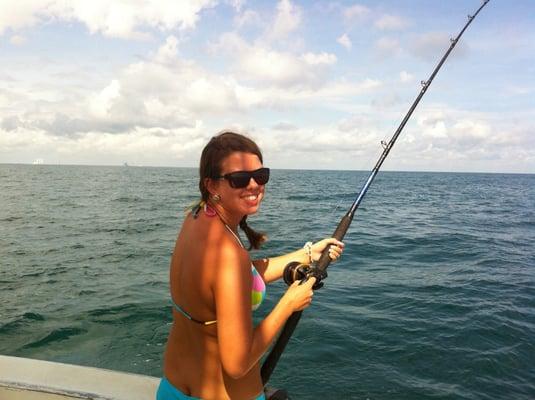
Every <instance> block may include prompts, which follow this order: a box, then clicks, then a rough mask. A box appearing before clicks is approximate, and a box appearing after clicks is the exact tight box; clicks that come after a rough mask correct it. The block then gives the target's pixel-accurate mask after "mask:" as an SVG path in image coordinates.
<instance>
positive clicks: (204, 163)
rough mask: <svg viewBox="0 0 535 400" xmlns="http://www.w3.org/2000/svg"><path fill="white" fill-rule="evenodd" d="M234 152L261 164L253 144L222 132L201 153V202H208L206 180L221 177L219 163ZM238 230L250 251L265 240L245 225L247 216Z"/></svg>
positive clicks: (255, 146)
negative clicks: (246, 241) (250, 155)
mask: <svg viewBox="0 0 535 400" xmlns="http://www.w3.org/2000/svg"><path fill="white" fill-rule="evenodd" d="M236 151H240V152H244V153H251V154H255V155H256V156H258V158H259V159H260V162H262V163H263V158H262V152H261V151H260V148H259V147H258V146H257V144H256V143H255V142H253V141H252V140H251V139H249V138H248V137H246V136H243V135H240V134H238V133H234V132H223V133H220V134H219V135H217V136H214V137H213V138H212V139H210V141H209V142H208V144H207V145H206V146H205V147H204V149H203V151H202V153H201V162H200V166H199V190H200V191H201V197H202V200H204V201H206V202H207V201H208V198H209V196H210V193H209V192H208V188H207V187H206V184H205V181H206V178H213V177H214V176H219V175H221V162H222V161H223V159H225V158H226V157H228V156H229V155H230V154H231V153H234V152H236ZM240 228H241V229H242V230H243V231H244V232H245V235H246V236H247V239H248V240H249V243H250V247H249V250H250V249H258V248H260V245H261V244H262V243H264V242H265V241H266V240H267V236H266V235H265V234H264V233H261V232H256V231H255V230H253V229H252V228H251V227H250V226H249V225H247V215H245V216H244V217H243V218H242V220H241V221H240Z"/></svg>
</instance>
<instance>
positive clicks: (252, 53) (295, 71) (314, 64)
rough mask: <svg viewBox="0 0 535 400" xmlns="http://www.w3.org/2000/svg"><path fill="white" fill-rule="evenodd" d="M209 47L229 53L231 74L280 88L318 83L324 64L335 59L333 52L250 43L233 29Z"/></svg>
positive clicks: (309, 85) (308, 85)
mask: <svg viewBox="0 0 535 400" xmlns="http://www.w3.org/2000/svg"><path fill="white" fill-rule="evenodd" d="M212 49H213V50H214V51H217V52H220V53H222V54H232V59H231V60H230V61H231V63H233V68H234V70H235V75H236V76H240V78H241V80H242V81H244V80H245V81H249V82H251V83H255V84H256V85H258V84H265V85H275V86H277V87H284V88H287V87H318V86H321V84H322V83H323V82H324V80H325V78H324V76H325V72H326V68H327V67H328V66H330V65H332V64H334V63H335V62H336V56H335V55H334V54H330V53H326V52H322V53H312V52H307V53H304V54H293V53H290V52H282V51H276V50H274V49H272V48H270V47H269V46H267V45H263V44H261V43H256V44H250V43H248V42H246V41H245V40H244V39H242V38H241V37H240V36H238V35H237V34H235V33H227V34H224V35H223V36H222V37H221V39H220V40H219V42H218V43H216V44H215V45H214V46H213V47H212Z"/></svg>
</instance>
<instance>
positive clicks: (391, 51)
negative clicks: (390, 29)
mask: <svg viewBox="0 0 535 400" xmlns="http://www.w3.org/2000/svg"><path fill="white" fill-rule="evenodd" d="M375 51H376V53H377V54H378V55H379V56H380V57H391V56H393V55H396V54H399V53H400V52H401V45H400V44H399V40H398V39H395V38H392V37H382V38H380V39H379V40H377V41H376V42H375Z"/></svg>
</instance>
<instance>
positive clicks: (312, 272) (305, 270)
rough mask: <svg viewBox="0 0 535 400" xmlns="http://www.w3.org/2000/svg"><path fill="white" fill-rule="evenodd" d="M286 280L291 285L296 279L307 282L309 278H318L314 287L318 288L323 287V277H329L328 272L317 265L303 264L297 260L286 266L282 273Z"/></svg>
mask: <svg viewBox="0 0 535 400" xmlns="http://www.w3.org/2000/svg"><path fill="white" fill-rule="evenodd" d="M282 277H283V279H284V282H286V284H287V285H288V286H290V285H291V284H292V283H294V282H295V281H303V282H306V281H307V280H308V279H309V278H312V277H314V278H316V283H314V286H312V289H314V290H317V289H320V288H322V287H323V282H321V281H322V280H323V279H325V278H327V272H326V271H322V270H320V269H319V268H317V267H316V266H315V264H301V263H300V262H297V261H292V262H291V263H289V264H287V265H286V267H284V272H283V273H282Z"/></svg>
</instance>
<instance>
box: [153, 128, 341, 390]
mask: <svg viewBox="0 0 535 400" xmlns="http://www.w3.org/2000/svg"><path fill="white" fill-rule="evenodd" d="M262 162H263V161H262V153H261V152H260V149H259V148H258V146H257V145H256V144H255V143H254V142H253V141H252V140H251V139H249V138H247V137H245V136H242V135H239V134H236V133H231V132H225V133H222V134H220V135H218V136H216V137H213V138H212V139H211V140H210V142H209V143H208V144H207V145H206V147H205V148H204V150H203V152H202V155H201V162H200V181H199V188H200V191H201V197H202V201H201V202H200V204H199V205H197V206H196V207H195V208H194V209H193V210H192V212H191V213H189V214H188V216H187V217H186V219H185V221H184V224H183V226H182V229H181V231H180V234H179V236H178V239H177V241H176V246H175V249H174V252H173V256H172V259H171V271H170V285H171V298H172V301H173V305H174V309H173V320H174V321H173V325H172V328H171V332H170V334H169V339H168V342H167V347H166V350H165V355H164V376H165V377H164V378H163V379H162V381H161V383H160V387H159V388H158V393H157V399H158V400H168V399H169V400H171V399H191V398H202V399H229V398H230V399H238V400H239V399H247V400H250V399H264V398H265V397H264V394H263V387H262V381H261V379H260V366H259V360H260V358H261V357H262V355H263V354H264V352H265V351H266V350H267V349H268V347H269V346H270V344H271V343H272V342H273V340H274V339H275V338H276V336H277V334H278V333H279V331H280V330H281V328H282V327H283V326H284V323H285V322H286V320H287V319H288V317H289V316H290V315H291V314H292V313H293V312H295V311H298V310H303V309H304V308H306V307H308V305H309V304H310V302H311V301H312V296H313V291H312V285H313V284H314V282H315V279H310V280H308V281H307V282H306V283H305V284H303V285H298V284H297V283H294V284H293V285H292V286H290V287H289V288H288V290H287V291H286V293H285V294H284V295H283V296H282V298H281V299H280V300H279V302H278V304H277V305H276V306H275V308H274V309H273V310H272V311H271V313H270V314H269V315H268V316H267V317H266V318H265V319H264V320H263V321H262V322H261V323H260V324H258V326H256V327H253V320H252V315H251V309H253V310H254V309H255V308H257V307H258V306H259V304H260V302H261V301H262V299H263V297H264V295H265V283H269V282H273V281H275V280H277V279H279V278H281V276H282V273H283V270H284V267H285V265H286V264H287V263H288V262H291V261H299V262H303V263H307V262H310V261H311V260H317V259H319V256H320V255H321V252H322V250H323V249H324V248H325V247H326V246H327V245H329V244H333V246H331V249H332V251H330V256H331V258H332V259H333V260H335V259H337V258H338V257H339V256H340V254H341V253H342V248H343V244H342V243H341V242H339V241H337V240H336V239H325V240H322V241H320V242H318V243H315V244H311V243H307V245H305V248H303V249H300V250H297V251H295V252H293V253H290V254H287V255H283V256H279V257H275V258H269V259H263V260H255V261H251V259H250V257H249V253H248V252H247V250H246V249H245V247H244V245H243V243H242V241H241V240H240V237H239V235H238V226H239V227H240V228H241V229H242V230H243V231H244V232H245V234H246V235H247V238H248V240H249V242H250V244H251V247H252V248H259V246H260V244H261V243H262V242H263V241H265V239H266V238H265V236H264V235H263V234H260V233H258V232H255V231H254V230H253V229H251V228H250V227H249V226H248V225H247V222H246V219H247V216H248V215H251V214H254V213H256V212H257V210H258V208H259V206H260V203H261V201H262V198H263V196H264V189H265V184H266V183H267V182H268V179H269V169H268V168H264V167H263V165H262Z"/></svg>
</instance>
